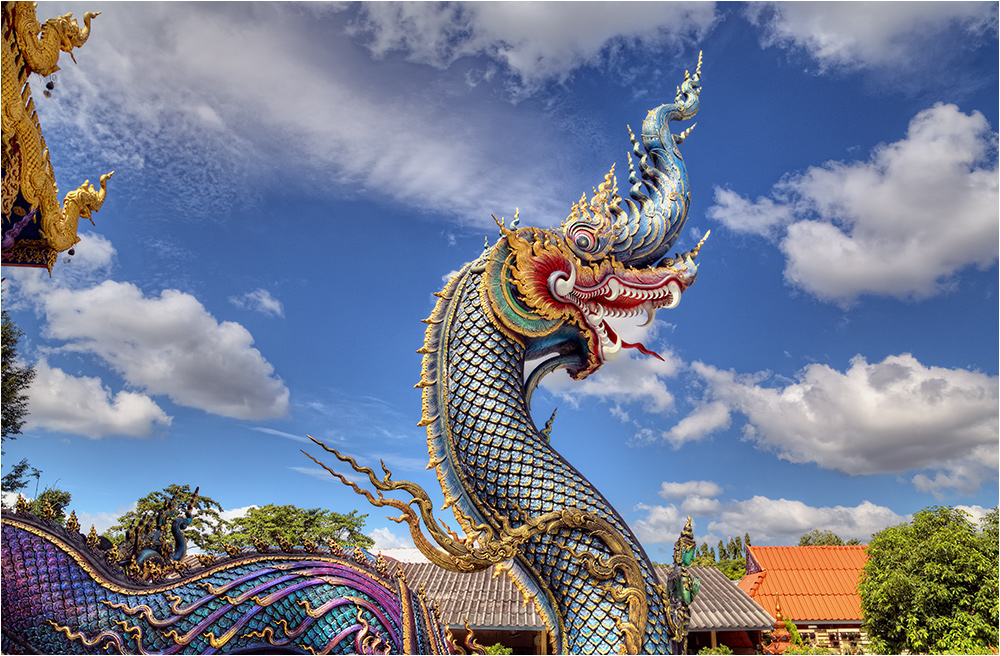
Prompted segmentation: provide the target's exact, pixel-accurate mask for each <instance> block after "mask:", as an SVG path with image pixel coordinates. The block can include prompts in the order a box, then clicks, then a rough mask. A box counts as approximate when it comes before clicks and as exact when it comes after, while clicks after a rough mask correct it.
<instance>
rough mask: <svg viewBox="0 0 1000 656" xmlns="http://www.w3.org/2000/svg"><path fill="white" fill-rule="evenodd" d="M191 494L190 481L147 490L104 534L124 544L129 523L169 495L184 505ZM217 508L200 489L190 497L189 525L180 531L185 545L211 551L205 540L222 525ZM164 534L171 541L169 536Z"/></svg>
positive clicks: (156, 507)
mask: <svg viewBox="0 0 1000 656" xmlns="http://www.w3.org/2000/svg"><path fill="white" fill-rule="evenodd" d="M192 494H193V491H192V490H191V486H190V485H176V484H172V485H168V486H167V487H165V488H163V490H160V491H157V492H150V493H149V494H147V495H146V496H144V497H142V498H141V499H139V500H138V501H137V502H136V508H135V510H130V511H128V512H127V513H125V514H124V515H122V516H121V517H119V518H118V522H117V523H116V524H115V525H114V526H112V527H111V528H109V529H108V530H107V531H105V532H104V537H106V538H108V539H109V540H111V541H112V542H115V543H117V544H120V545H122V546H123V547H126V548H128V546H129V545H126V544H125V532H126V531H127V530H128V529H129V528H131V527H132V525H133V523H135V522H138V521H144V520H146V519H147V518H149V517H152V516H153V515H155V514H156V512H157V511H158V510H160V509H161V508H163V506H164V505H165V504H166V502H167V501H169V500H171V499H174V504H175V508H184V509H186V508H187V505H188V504H189V503H190V502H191V495H192ZM221 512H222V506H220V505H219V503H218V502H217V501H215V500H214V499H212V498H210V497H206V496H204V495H202V494H201V493H199V494H198V496H197V498H195V501H194V513H193V515H192V521H191V525H190V526H189V527H188V528H187V530H185V531H184V536H185V537H186V538H187V541H188V546H190V545H191V544H195V545H197V546H199V547H201V548H202V549H204V550H205V551H211V549H209V544H210V543H212V541H213V540H215V539H216V536H217V535H218V534H220V533H221V532H222V531H224V530H225V528H226V521H225V520H224V519H222V516H221V515H220V514H219V513H221ZM81 530H83V532H84V533H86V532H87V527H82V529H81ZM165 538H166V540H168V541H169V543H170V544H173V537H172V536H165Z"/></svg>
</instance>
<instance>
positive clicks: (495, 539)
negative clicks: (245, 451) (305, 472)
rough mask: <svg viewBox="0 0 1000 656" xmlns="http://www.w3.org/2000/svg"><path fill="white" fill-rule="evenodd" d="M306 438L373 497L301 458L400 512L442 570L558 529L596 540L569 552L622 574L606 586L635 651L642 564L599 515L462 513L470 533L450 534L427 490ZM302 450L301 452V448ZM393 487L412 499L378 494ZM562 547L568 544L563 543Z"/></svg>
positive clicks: (481, 562)
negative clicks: (595, 548) (477, 519)
mask: <svg viewBox="0 0 1000 656" xmlns="http://www.w3.org/2000/svg"><path fill="white" fill-rule="evenodd" d="M310 439H312V441H313V442H315V443H316V444H317V445H318V446H320V447H322V448H323V449H324V450H325V451H327V452H328V453H331V454H333V455H334V456H335V457H336V458H337V459H338V460H340V461H342V462H346V463H348V464H350V465H351V467H352V468H353V469H354V470H355V471H356V472H358V473H360V474H365V475H367V476H368V480H369V481H370V482H371V484H372V485H373V486H374V487H375V489H376V491H377V493H378V496H377V497H375V496H374V495H372V494H371V493H370V492H368V491H367V490H363V489H361V488H360V487H358V486H357V485H356V484H355V483H353V482H351V481H348V480H347V479H346V478H344V476H342V475H341V474H338V473H337V472H335V471H333V470H332V469H330V468H329V467H327V466H326V465H325V464H323V463H322V462H320V461H319V460H317V459H316V458H313V457H312V456H311V455H309V454H308V453H306V454H305V455H306V456H307V457H309V458H310V459H311V460H312V461H313V462H315V463H316V464H318V465H319V466H321V467H323V468H324V469H326V470H327V471H328V472H330V473H331V474H332V475H333V476H334V477H336V478H338V479H339V480H340V481H341V482H342V483H344V484H345V485H348V486H349V487H351V488H352V489H353V490H354V491H355V492H356V493H358V494H360V495H362V496H364V497H365V498H367V499H368V501H369V503H371V504H372V505H374V506H377V507H385V506H391V507H393V508H396V509H397V510H400V511H402V513H403V515H402V516H400V517H399V518H391V517H390V519H393V520H394V521H397V522H400V523H402V522H404V521H405V522H406V523H407V525H408V526H409V527H410V535H411V536H412V537H413V541H414V544H416V545H417V548H418V549H420V551H421V553H423V554H424V555H425V556H426V557H427V558H428V560H430V561H431V562H433V563H435V564H437V565H439V566H440V567H444V568H445V569H449V570H451V571H457V572H472V571H479V570H482V569H485V568H486V567H490V566H494V565H496V564H498V563H501V562H504V561H506V560H509V559H511V558H513V557H514V556H516V555H517V554H518V551H519V547H520V546H521V545H522V544H524V543H525V542H526V541H528V540H529V539H531V538H533V537H536V536H538V535H543V534H553V533H555V532H557V531H559V530H562V529H568V530H579V531H582V532H584V533H587V534H589V535H591V536H593V537H595V538H597V539H599V540H600V541H602V542H603V543H604V544H605V546H606V547H607V549H608V551H609V555H605V556H602V557H598V556H595V555H594V554H591V553H577V552H572V551H571V553H572V555H573V557H574V558H576V559H577V560H579V561H581V562H582V563H583V564H584V566H585V567H586V568H587V570H588V573H589V574H590V575H591V576H593V577H595V578H597V579H599V580H608V579H611V578H613V577H614V576H615V575H616V573H618V572H620V573H621V574H622V576H623V577H624V579H625V582H626V584H625V586H624V587H622V586H618V587H609V588H608V589H607V592H608V594H610V595H611V597H612V598H613V599H614V600H615V601H616V602H619V603H624V604H626V606H627V609H628V610H627V614H628V620H627V621H626V622H623V623H621V624H620V630H621V632H622V649H623V650H624V651H623V653H629V654H637V653H639V652H640V651H641V649H642V638H643V635H644V634H645V631H646V623H647V620H648V616H649V601H648V599H647V597H646V585H645V579H644V577H643V570H642V566H641V565H640V563H639V561H638V559H637V558H636V556H635V554H634V553H633V551H632V547H631V545H630V543H629V542H628V540H627V539H626V538H625V536H624V535H622V533H621V532H620V531H618V529H616V528H615V527H614V526H613V525H612V524H611V523H609V522H608V521H607V520H605V519H604V518H602V517H599V516H597V515H594V514H592V513H588V512H584V511H582V510H580V509H579V508H562V509H558V510H553V511H550V512H547V513H545V514H543V515H540V516H537V517H530V516H527V515H526V514H525V513H524V512H523V511H521V514H522V515H523V517H522V523H521V524H520V525H519V526H517V527H513V526H511V524H510V521H509V520H508V518H507V517H504V516H502V515H500V514H499V513H494V515H493V517H492V521H493V522H495V524H496V526H498V527H499V530H498V529H495V528H494V527H493V526H491V525H490V524H475V523H474V522H473V521H472V519H471V518H468V517H466V521H467V522H468V523H469V524H470V525H472V526H473V527H474V529H475V532H474V533H473V534H471V535H469V534H467V536H466V537H465V538H458V536H456V535H455V534H454V533H451V532H450V531H447V530H446V529H444V528H442V526H443V525H441V524H440V522H439V521H438V520H436V519H435V518H434V515H433V504H432V503H431V501H430V498H429V496H428V495H427V492H426V491H425V490H424V489H423V488H421V487H420V486H419V485H417V484H416V483H411V482H409V481H393V480H392V474H391V472H390V471H389V470H388V469H387V468H386V466H385V464H384V463H383V464H382V470H383V471H384V472H385V476H384V477H382V478H379V477H377V476H376V475H375V472H374V471H372V470H371V469H369V468H367V467H362V466H360V465H358V464H357V462H355V461H354V459H353V458H351V457H349V456H344V455H341V454H340V453H339V452H338V451H337V450H336V449H332V448H330V447H328V446H326V445H325V444H323V443H322V442H320V441H319V440H317V439H315V438H312V437H310ZM303 453H305V452H304V451H303ZM397 490H401V491H404V492H406V493H408V494H409V495H410V496H411V497H412V499H411V501H410V502H409V503H406V502H403V501H400V500H397V499H392V498H387V497H385V496H383V494H382V493H383V492H388V491H397ZM412 504H416V505H417V506H418V507H419V508H420V512H419V514H418V512H417V511H415V510H414V509H413V507H412ZM455 512H457V513H460V512H461V511H460V510H458V509H457V508H455ZM421 522H422V525H423V527H424V528H426V529H427V531H428V533H430V535H431V537H432V538H433V539H434V541H435V542H437V544H438V545H439V547H440V548H438V547H435V546H433V545H432V544H431V543H430V541H429V540H428V539H427V538H426V537H425V536H424V534H423V531H422V530H421ZM563 548H568V547H565V545H564V547H563ZM540 580H541V579H540ZM422 595H423V590H422V589H421V591H420V592H419V593H418V596H421V598H422Z"/></svg>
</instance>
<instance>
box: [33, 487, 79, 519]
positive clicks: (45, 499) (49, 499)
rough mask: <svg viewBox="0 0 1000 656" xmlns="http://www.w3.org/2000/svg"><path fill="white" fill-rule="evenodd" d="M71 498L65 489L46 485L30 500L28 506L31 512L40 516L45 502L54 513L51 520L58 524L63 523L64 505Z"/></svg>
mask: <svg viewBox="0 0 1000 656" xmlns="http://www.w3.org/2000/svg"><path fill="white" fill-rule="evenodd" d="M71 498H72V496H71V495H70V493H69V492H67V491H66V490H60V489H58V488H54V487H47V488H45V490H44V491H43V492H42V493H41V494H39V495H38V497H37V498H36V499H35V500H34V501H32V502H31V504H30V506H29V508H30V510H31V512H33V513H34V514H36V515H38V516H39V517H40V516H42V513H43V511H44V510H45V504H49V506H51V507H52V510H53V512H54V513H55V516H54V517H53V518H52V519H53V521H55V522H56V523H57V524H59V525H63V524H65V523H66V506H68V505H69V502H70V500H71Z"/></svg>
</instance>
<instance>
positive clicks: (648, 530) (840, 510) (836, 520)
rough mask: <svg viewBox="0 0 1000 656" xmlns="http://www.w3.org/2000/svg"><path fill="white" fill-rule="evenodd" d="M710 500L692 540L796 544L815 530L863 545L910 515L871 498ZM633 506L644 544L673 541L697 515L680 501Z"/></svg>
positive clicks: (710, 542)
mask: <svg viewBox="0 0 1000 656" xmlns="http://www.w3.org/2000/svg"><path fill="white" fill-rule="evenodd" d="M711 501H713V502H714V503H713V504H712V505H711V506H706V508H705V510H706V512H704V513H700V514H701V515H702V516H703V517H704V519H703V520H697V519H696V520H695V522H694V530H695V536H696V539H697V540H698V542H707V543H708V544H709V545H714V543H716V542H717V541H718V540H720V539H721V540H728V539H729V538H731V537H736V536H740V537H741V538H742V537H743V535H744V534H749V535H750V540H751V543H752V544H759V545H767V544H770V545H795V544H798V541H799V538H800V537H801V536H802V535H803V534H805V533H808V532H809V531H811V530H813V529H820V530H828V531H833V532H834V533H836V534H837V535H839V536H840V537H841V538H842V539H844V540H850V539H852V538H856V539H858V540H860V541H861V542H862V543H865V542H867V541H868V540H869V538H870V537H871V536H872V534H873V533H876V532H878V531H880V530H882V529H884V528H886V527H889V526H895V525H897V524H900V523H902V522H905V521H909V519H910V517H909V516H904V515H898V514H896V513H895V512H893V511H892V510H890V509H889V508H887V507H885V506H878V505H875V504H873V503H871V502H869V501H863V502H861V503H860V504H858V505H857V506H853V507H851V506H822V507H815V506H809V505H807V504H805V503H803V502H801V501H796V500H789V499H769V498H768V497H765V496H760V495H757V496H754V497H753V498H751V499H745V500H736V499H733V500H730V501H727V502H720V501H718V500H714V499H713V500H711ZM637 508H638V510H641V511H643V512H644V513H645V515H644V517H642V518H641V519H639V520H636V521H635V522H634V523H633V527H634V528H635V531H636V535H637V536H638V538H639V540H640V541H641V542H642V543H643V544H645V545H647V547H648V545H652V544H654V543H661V544H664V545H672V544H673V543H674V542H675V541H676V540H677V538H678V536H679V535H680V532H681V529H683V528H684V523H685V521H686V517H685V515H687V514H690V515H692V516H695V517H697V516H698V515H697V514H695V513H693V512H690V511H687V510H685V509H684V506H683V504H682V505H681V507H680V508H678V506H677V505H676V504H672V503H671V504H667V505H664V506H650V505H645V504H640V505H639V506H638V507H637Z"/></svg>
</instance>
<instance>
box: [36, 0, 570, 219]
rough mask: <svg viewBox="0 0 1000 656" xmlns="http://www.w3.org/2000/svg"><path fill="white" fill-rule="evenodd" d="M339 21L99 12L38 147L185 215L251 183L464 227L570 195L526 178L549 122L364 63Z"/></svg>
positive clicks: (245, 11) (413, 74) (454, 81)
mask: <svg viewBox="0 0 1000 656" xmlns="http://www.w3.org/2000/svg"><path fill="white" fill-rule="evenodd" d="M427 6H428V7H430V6H431V5H430V4H428V5H427ZM50 7H51V10H52V11H54V12H58V11H59V10H61V9H65V10H68V11H73V10H76V11H78V8H76V7H75V6H73V5H72V4H68V5H65V6H64V7H61V6H59V5H58V4H56V5H51V6H50ZM95 7H97V5H95ZM340 7H342V8H345V7H346V8H347V10H348V12H358V11H361V12H364V11H367V9H366V8H365V7H360V8H359V7H357V6H354V7H350V6H348V5H340ZM477 11H478V10H477ZM345 16H346V15H345V14H344V13H343V12H342V13H340V14H338V13H337V12H335V11H334V12H329V11H317V10H316V8H312V7H310V6H308V5H280V6H275V5H266V4H263V3H262V4H253V5H248V6H244V7H240V8H236V7H235V6H229V5H226V4H224V3H221V4H218V5H211V4H204V5H192V6H191V7H189V8H188V9H187V10H185V11H183V12H178V11H174V10H173V9H171V8H169V7H167V6H166V5H159V6H157V5H143V6H141V7H140V6H138V5H135V6H130V5H121V4H115V5H114V6H109V7H107V8H106V10H105V11H104V12H103V13H102V15H101V16H100V17H99V18H97V19H95V20H94V23H93V36H94V38H92V39H91V40H90V41H88V43H87V46H86V49H85V51H83V54H82V56H80V57H78V60H79V62H80V65H79V66H77V67H74V68H73V70H72V71H71V72H67V73H66V74H62V75H61V76H60V93H59V94H56V95H54V96H53V98H52V99H50V100H51V101H52V102H46V103H42V104H41V105H44V107H42V106H41V105H40V106H39V112H40V114H41V120H42V122H43V123H44V124H45V126H46V133H47V134H50V137H49V140H50V141H52V140H53V139H55V138H56V137H58V138H59V140H60V142H61V143H63V144H64V148H62V149H60V153H58V156H59V158H60V162H59V165H60V166H61V167H62V170H64V171H65V173H64V174H63V175H66V176H67V177H69V178H71V179H72V178H74V177H76V176H77V175H79V176H88V175H89V176H91V177H93V169H94V168H95V167H106V168H115V169H117V170H118V175H116V176H115V178H113V180H112V184H113V185H117V186H116V188H115V190H114V193H115V194H116V198H117V199H118V202H121V203H125V202H126V201H129V200H130V199H131V200H132V201H134V202H135V203H136V204H139V203H141V204H142V205H143V207H153V208H156V207H159V208H160V210H161V211H162V212H163V213H164V214H165V215H169V216H171V217H173V216H182V217H192V218H194V219H195V220H205V219H207V218H209V217H212V216H214V215H216V214H218V215H225V214H227V213H231V212H232V211H233V209H234V208H235V207H251V206H252V204H253V202H254V200H255V197H254V194H255V193H257V192H256V191H253V190H262V189H264V188H266V187H268V186H279V185H280V186H281V187H282V188H284V189H288V188H289V187H295V188H299V189H303V190H304V189H308V190H309V192H310V193H314V192H315V189H317V188H324V189H327V190H330V191H335V192H336V193H337V194H338V195H339V196H341V197H344V196H350V195H356V194H360V195H366V196H382V197H385V198H387V199H389V200H393V199H395V200H401V201H403V202H405V204H406V205H407V206H409V207H412V208H414V209H418V210H427V211H434V212H437V213H445V214H446V215H447V216H448V217H450V218H457V219H459V220H463V221H467V222H476V223H486V222H489V221H490V218H489V217H490V214H491V213H497V214H499V213H501V212H504V211H509V210H511V209H512V208H513V207H514V205H515V204H518V205H520V207H521V208H522V214H523V215H524V216H526V217H527V216H529V215H530V216H534V217H536V218H535V219H533V220H534V221H535V222H536V223H540V222H549V223H552V222H557V221H558V220H560V219H561V218H563V217H565V215H566V211H567V209H568V204H567V203H566V202H565V201H560V200H559V199H558V198H553V197H552V195H551V188H549V187H545V186H539V185H538V184H537V181H538V180H539V179H545V178H547V177H548V178H551V177H553V176H552V174H551V157H550V156H549V154H548V153H550V152H551V149H550V148H547V147H546V142H547V140H548V139H551V138H552V137H551V136H550V135H551V125H548V126H546V125H545V124H543V123H542V119H541V118H538V117H535V116H528V115H526V114H525V113H524V112H520V113H518V112H516V110H515V108H513V107H510V106H509V105H497V104H496V103H495V102H491V101H488V100H481V99H476V98H470V97H468V96H467V95H466V94H467V87H466V86H465V83H464V82H463V81H461V80H460V79H458V78H459V77H460V76H449V77H443V76H440V75H439V74H438V73H437V72H436V71H433V70H426V71H425V70H423V69H422V68H421V67H417V66H414V65H412V64H410V65H405V66H404V67H403V69H402V70H399V69H396V68H394V67H391V66H390V67H386V66H383V65H381V64H380V63H376V62H372V61H371V58H370V57H369V56H368V55H367V52H363V51H359V50H358V48H356V47H355V45H354V44H353V43H352V42H351V40H350V39H346V38H330V35H331V34H338V33H341V34H342V33H343V30H344V29H345V27H344V22H345V21H346V20H347V19H346V17H345ZM220 24H225V25H226V26H227V29H225V30H219V29H217V26H218V25H220ZM261 43H267V44H269V47H267V48H260V47H258V46H259V44H261ZM206 62H211V64H210V65H206ZM375 67H379V73H378V74H377V75H374V74H372V71H373V69H374V68H375ZM68 99H72V101H70V100H68ZM459 100H461V101H462V102H459ZM469 103H472V104H469ZM472 116H474V117H476V118H475V121H474V122H473V121H472V120H470V117H472ZM493 123H497V124H504V125H507V126H514V127H509V129H507V130H504V139H503V140H501V138H500V134H499V131H492V130H488V129H482V126H484V125H487V126H488V125H490V124H493ZM80 126H87V129H86V130H83V129H81V128H80ZM387 126H395V127H394V128H392V129H389V130H388V131H387ZM397 128H398V129H397ZM511 134H514V135H515V136H514V137H513V141H511V138H510V135H511ZM146 172H155V174H150V175H146ZM122 176H124V177H122ZM247 190H251V191H250V192H248V191H247ZM248 193H249V195H248ZM150 211H151V210H150ZM539 216H541V217H542V218H541V219H538V218H537V217H539Z"/></svg>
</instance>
